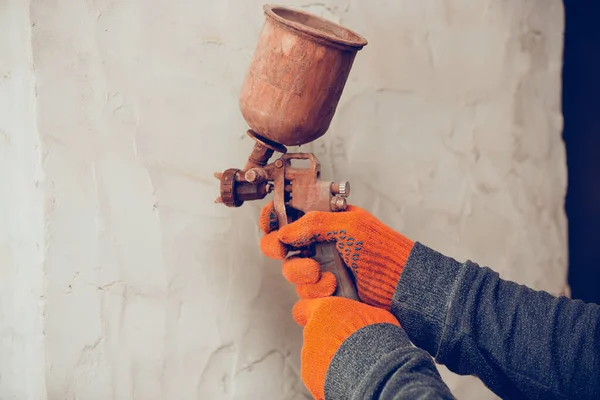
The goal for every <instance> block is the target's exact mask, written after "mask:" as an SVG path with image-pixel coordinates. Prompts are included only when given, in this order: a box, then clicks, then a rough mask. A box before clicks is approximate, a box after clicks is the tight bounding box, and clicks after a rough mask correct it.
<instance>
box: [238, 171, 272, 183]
mask: <svg viewBox="0 0 600 400" xmlns="http://www.w3.org/2000/svg"><path fill="white" fill-rule="evenodd" d="M266 178H267V174H266V172H265V170H264V169H262V168H252V169H249V170H248V171H246V173H245V174H244V179H246V180H247V181H248V182H250V183H254V182H262V181H264V180H265V179H266Z"/></svg>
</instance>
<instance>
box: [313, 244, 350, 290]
mask: <svg viewBox="0 0 600 400" xmlns="http://www.w3.org/2000/svg"><path fill="white" fill-rule="evenodd" d="M335 246H336V244H335V242H324V243H317V244H315V246H314V251H315V255H314V256H313V257H312V258H313V260H315V261H317V262H318V263H319V264H320V265H321V272H331V273H333V274H334V275H335V279H336V282H337V286H336V289H335V292H334V293H333V295H334V296H337V297H345V298H347V299H352V300H357V301H360V299H359V297H358V293H357V291H356V283H355V280H354V276H353V275H352V272H351V271H350V268H348V267H347V266H346V265H345V264H344V261H343V260H342V257H340V253H339V252H338V251H337V249H336V248H335Z"/></svg>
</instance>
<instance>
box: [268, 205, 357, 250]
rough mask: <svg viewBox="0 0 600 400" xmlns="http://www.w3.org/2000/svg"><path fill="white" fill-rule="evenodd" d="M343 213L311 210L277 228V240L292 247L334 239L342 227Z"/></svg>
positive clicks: (343, 222) (343, 221) (343, 223)
mask: <svg viewBox="0 0 600 400" xmlns="http://www.w3.org/2000/svg"><path fill="white" fill-rule="evenodd" d="M342 214H344V213H333V212H323V211H313V212H309V213H307V214H305V215H304V216H302V218H300V219H299V220H297V221H295V222H292V223H291V224H289V225H285V226H283V227H281V228H280V229H279V233H278V235H277V236H278V237H279V240H280V241H282V242H283V243H285V244H288V245H290V246H293V247H306V246H308V245H309V244H311V243H314V242H326V241H329V240H334V239H335V235H336V234H337V233H338V231H339V230H340V229H344V228H343V226H344V225H345V219H346V218H344V216H343V215H342Z"/></svg>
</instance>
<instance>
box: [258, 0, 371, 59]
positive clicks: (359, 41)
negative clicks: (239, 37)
mask: <svg viewBox="0 0 600 400" xmlns="http://www.w3.org/2000/svg"><path fill="white" fill-rule="evenodd" d="M263 10H264V12H265V15H266V16H267V17H268V18H270V19H272V20H273V21H274V22H276V23H278V24H281V25H284V26H286V27H289V28H291V29H293V30H295V31H299V32H301V33H304V34H306V35H308V36H311V37H313V38H316V39H319V40H320V41H323V40H325V41H326V42H330V43H332V44H337V45H342V46H345V47H349V48H351V49H352V50H360V49H362V48H363V47H364V46H366V45H367V40H366V39H365V38H364V37H362V36H361V35H359V34H358V33H356V32H354V31H352V30H350V29H348V28H346V27H344V26H341V25H339V24H336V23H335V22H332V21H329V20H327V19H325V18H322V17H319V16H317V15H314V14H311V13H308V12H306V11H301V10H296V9H293V8H289V7H285V6H279V5H275V4H266V5H264V6H263ZM278 10H283V11H286V12H289V13H292V14H299V15H303V16H305V17H308V18H310V19H313V20H317V21H319V22H321V23H322V24H324V25H328V26H331V27H334V28H336V29H338V30H342V31H344V32H346V33H347V34H348V35H349V36H350V37H354V40H348V39H344V38H342V37H339V36H337V35H333V34H331V33H329V32H326V31H323V30H320V29H317V28H314V27H312V26H309V25H305V24H302V23H300V22H297V21H292V20H289V19H287V18H284V17H282V16H281V15H279V14H278V13H277V11H278Z"/></svg>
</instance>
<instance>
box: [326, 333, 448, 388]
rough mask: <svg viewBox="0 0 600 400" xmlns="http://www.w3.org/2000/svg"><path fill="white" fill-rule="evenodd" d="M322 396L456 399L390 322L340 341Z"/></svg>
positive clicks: (431, 365) (431, 364)
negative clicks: (342, 341)
mask: <svg viewBox="0 0 600 400" xmlns="http://www.w3.org/2000/svg"><path fill="white" fill-rule="evenodd" d="M325 398H326V399H328V400H337V399H344V400H349V399H353V400H363V399H374V400H391V399H407V400H417V399H418V400H425V399H454V397H453V396H452V394H451V393H450V390H449V389H448V387H447V386H446V384H445V383H444V382H443V381H442V379H441V377H440V375H439V373H438V371H437V369H436V368H435V364H434V362H433V359H432V358H431V356H430V355H429V354H427V352H425V351H423V350H421V349H418V348H416V347H414V346H413V345H412V343H410V341H409V339H408V337H407V336H406V333H405V332H404V330H403V329H402V328H400V327H398V326H395V325H392V324H375V325H369V326H366V327H364V328H362V329H359V330H358V331H356V332H354V333H353V334H352V335H351V336H350V337H349V338H348V339H346V340H345V341H344V343H342V345H341V346H340V348H339V349H338V350H337V352H336V353H335V356H334V357H333V360H332V361H331V363H330V364H329V368H328V370H327V376H326V379H325Z"/></svg>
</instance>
